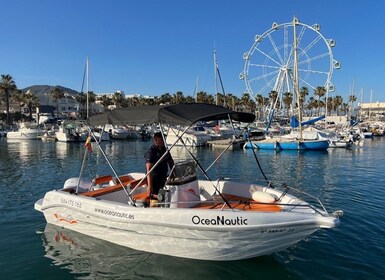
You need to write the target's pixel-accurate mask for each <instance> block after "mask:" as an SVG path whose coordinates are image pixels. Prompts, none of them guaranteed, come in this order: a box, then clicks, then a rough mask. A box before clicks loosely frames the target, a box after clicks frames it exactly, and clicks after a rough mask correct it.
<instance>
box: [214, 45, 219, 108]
mask: <svg viewBox="0 0 385 280" xmlns="http://www.w3.org/2000/svg"><path fill="white" fill-rule="evenodd" d="M214 83H215V105H218V88H217V55H216V51H215V48H214Z"/></svg>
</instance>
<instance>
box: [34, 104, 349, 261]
mask: <svg viewBox="0 0 385 280" xmlns="http://www.w3.org/2000/svg"><path fill="white" fill-rule="evenodd" d="M254 118H255V116H254V115H253V114H250V113H244V112H235V111H232V110H229V109H226V108H224V107H221V106H216V105H212V104H203V103H191V104H174V105H165V106H142V107H132V108H119V109H115V110H113V111H110V112H108V113H105V114H102V115H97V116H94V117H91V118H90V120H89V122H90V125H104V124H106V123H111V124H113V125H115V124H119V125H122V124H127V125H138V124H149V123H159V124H160V128H162V127H164V126H165V125H166V124H167V125H180V126H185V127H186V128H185V131H188V129H189V127H191V126H192V125H194V124H195V123H196V122H198V121H216V120H222V119H226V120H229V121H230V122H239V123H246V124H249V123H251V122H253V121H254ZM244 129H247V125H246V126H245V128H244ZM181 137H183V132H182V133H181V134H180V135H179V138H178V139H176V140H175V142H174V144H175V143H176V142H178V141H179V140H180V139H181ZM182 142H183V141H182ZM94 145H97V146H98V147H99V148H100V149H101V146H100V144H99V143H98V142H96V143H94ZM230 145H231V143H230ZM173 147H174V145H170V146H169V147H168V151H170V150H171V149H172V148H173ZM186 150H188V149H187V147H186ZM224 152H225V151H224ZM103 154H104V153H103ZM222 154H223V153H221V155H222ZM187 155H190V157H189V158H186V159H185V160H183V161H178V162H176V163H175V166H174V168H173V169H172V172H171V173H170V176H169V177H168V180H167V182H166V184H165V187H164V189H163V190H161V192H160V193H159V195H158V200H157V201H155V202H154V201H152V200H150V197H149V193H147V176H148V174H149V173H151V171H152V170H150V171H149V173H147V174H145V173H140V172H135V171H133V172H130V173H127V174H122V175H117V174H116V172H115V170H114V169H113V168H112V165H111V164H110V166H111V168H112V172H111V174H110V175H104V176H98V177H95V178H93V179H92V180H88V179H86V178H81V177H74V178H69V179H68V180H67V181H66V182H64V184H63V185H62V186H58V188H57V189H56V190H51V191H48V192H47V193H46V194H45V195H44V197H43V198H41V199H39V200H38V201H37V202H36V203H35V209H36V210H38V211H41V212H42V213H43V214H44V217H45V219H46V221H47V223H49V224H53V225H56V226H60V227H63V228H67V229H70V230H73V231H76V232H80V233H82V234H86V235H89V236H92V237H96V238H99V239H102V240H106V241H109V242H112V243H115V244H118V245H121V246H126V247H129V248H133V249H136V250H140V251H145V252H151V253H156V254H164V255H170V256H175V257H183V258H189V259H201V260H217V261H230V260H240V259H247V258H252V257H257V256H261V255H267V254H272V253H274V252H278V251H281V250H285V249H286V248H288V247H290V246H291V245H293V244H295V243H297V242H299V241H300V240H303V239H304V238H306V237H308V236H309V235H311V234H312V233H314V232H316V231H317V230H319V229H325V228H333V227H335V226H337V225H338V224H339V223H340V219H339V216H340V215H341V214H342V212H341V211H335V212H333V213H329V212H328V211H327V210H326V209H325V207H324V206H323V204H322V203H321V202H320V200H318V199H317V198H315V197H313V196H311V195H307V194H306V193H304V192H302V191H299V190H296V189H295V188H293V187H290V186H287V185H283V186H282V187H281V189H280V188H278V187H273V186H272V184H271V182H267V183H266V184H264V185H262V184H255V183H248V182H236V181H231V180H228V179H224V178H210V177H209V175H208V173H207V170H205V169H203V168H202V165H201V164H200V163H199V161H198V159H196V158H195V156H194V155H193V154H191V153H187ZM221 155H219V157H220V156H221ZM106 160H107V162H110V161H109V159H108V158H107V157H106ZM160 160H162V158H161V159H160ZM215 162H216V160H215V161H214V162H213V164H214V163H215ZM229 175H231V174H229ZM229 177H232V176H229ZM303 197H307V199H306V200H304V199H303Z"/></svg>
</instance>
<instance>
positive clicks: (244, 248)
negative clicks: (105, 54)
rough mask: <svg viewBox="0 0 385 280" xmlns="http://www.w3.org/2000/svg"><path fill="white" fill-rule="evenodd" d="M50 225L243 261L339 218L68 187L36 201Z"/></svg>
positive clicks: (156, 249) (183, 253)
mask: <svg viewBox="0 0 385 280" xmlns="http://www.w3.org/2000/svg"><path fill="white" fill-rule="evenodd" d="M35 209H37V210H39V211H41V212H43V213H44V216H45V219H46V220H47V223H49V224H54V225H57V226H60V227H64V228H68V229H71V230H74V231H77V232H80V233H83V234H86V235H90V236H93V237H96V238H100V239H103V240H106V241H109V242H112V243H115V244H118V245H121V246H126V247H130V248H133V249H136V250H140V251H146V252H151V253H157V254H165V255H172V256H176V257H183V258H190V259H202V260H218V261H223V260H239V259H246V258H252V257H257V256H261V255H268V254H272V253H274V252H277V251H281V250H284V249H286V248H288V247H289V246H291V245H293V244H295V243H297V242H298V241H300V240H302V239H304V238H305V237H307V236H309V235H310V234H312V233H314V232H315V231H317V230H318V229H320V228H322V227H334V226H336V225H337V224H338V219H337V218H334V217H330V216H327V217H325V216H321V215H314V214H311V213H309V214H304V213H301V214H299V213H291V212H282V213H269V212H258V213H256V212H245V211H232V210H224V211H221V210H212V209H210V210H204V209H193V208H163V207H148V208H144V207H133V206H130V205H128V204H127V203H117V202H111V201H107V200H100V199H95V198H92V197H85V196H81V195H73V194H70V193H68V192H65V191H50V192H48V193H47V194H46V195H45V197H44V199H41V200H39V201H37V202H36V204H35Z"/></svg>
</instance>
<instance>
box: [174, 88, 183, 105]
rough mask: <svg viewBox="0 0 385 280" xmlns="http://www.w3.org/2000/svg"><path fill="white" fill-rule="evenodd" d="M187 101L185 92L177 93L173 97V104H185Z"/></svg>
mask: <svg viewBox="0 0 385 280" xmlns="http://www.w3.org/2000/svg"><path fill="white" fill-rule="evenodd" d="M184 100H185V97H184V96H183V92H181V91H177V92H176V93H175V94H174V95H173V97H172V103H174V104H178V103H183V102H184Z"/></svg>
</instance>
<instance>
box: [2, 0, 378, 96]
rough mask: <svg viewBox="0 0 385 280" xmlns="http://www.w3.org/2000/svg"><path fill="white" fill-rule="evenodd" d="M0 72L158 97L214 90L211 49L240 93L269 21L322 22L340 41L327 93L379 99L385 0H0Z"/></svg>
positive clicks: (22, 79) (22, 81)
mask: <svg viewBox="0 0 385 280" xmlns="http://www.w3.org/2000/svg"><path fill="white" fill-rule="evenodd" d="M1 9H2V17H1V26H2V28H1V34H2V36H1V39H0V74H10V75H11V76H12V77H13V78H14V80H15V82H16V85H17V86H18V88H24V87H27V86H31V85H62V86H65V87H69V88H72V89H74V90H78V91H80V89H81V87H82V80H83V72H84V67H85V61H86V57H87V56H88V57H89V61H90V68H89V81H90V83H89V89H90V90H92V91H94V92H96V93H102V92H115V91H117V90H123V91H124V92H125V93H126V94H133V93H139V94H143V95H150V96H156V95H161V94H164V93H166V92H168V93H170V94H174V93H175V92H177V91H182V92H183V93H184V94H185V95H191V96H192V95H193V93H194V88H195V84H196V79H197V77H198V79H199V83H198V89H199V90H203V91H206V92H207V93H209V94H213V93H214V89H215V87H214V70H213V68H214V67H213V49H214V47H215V49H216V52H217V61H218V64H219V69H220V72H221V76H222V80H223V84H224V88H225V91H226V92H227V93H232V94H233V95H237V96H241V95H242V93H243V92H244V91H245V89H246V86H245V83H244V82H243V81H242V80H240V79H239V74H240V73H241V72H242V70H243V67H244V60H243V59H242V55H243V53H244V52H246V51H248V50H249V49H250V47H251V45H252V44H253V42H254V36H255V35H256V34H262V33H263V32H265V31H266V30H268V29H270V27H271V25H272V23H273V22H277V23H286V22H290V21H291V20H292V19H293V17H294V16H296V17H297V18H298V19H299V20H300V21H301V22H302V23H305V24H308V25H313V24H315V23H318V24H320V25H321V33H322V35H323V36H324V37H326V38H328V39H329V38H331V39H334V40H335V41H336V46H335V47H334V48H333V56H334V58H335V59H336V60H338V61H339V62H341V64H342V67H341V69H339V70H338V71H334V73H333V76H332V82H333V84H334V86H335V87H336V91H335V92H334V93H332V96H333V95H342V96H343V97H344V99H345V101H346V100H347V98H348V95H349V94H350V93H351V91H352V84H353V80H355V84H354V85H355V86H354V89H355V94H356V95H357V96H358V98H359V99H360V98H361V97H360V92H361V89H363V90H364V94H363V102H369V100H370V92H371V90H373V94H372V101H373V102H375V101H385V96H384V93H385V73H384V71H385V70H384V69H385V54H384V50H385V31H384V27H385V16H384V10H385V2H384V1H377V0H368V1H362V0H322V1H320V0H318V1H312V0H301V1H300V0H276V1H258V0H234V1H230V0H221V1H219V0H215V1H214V0H211V1H210V0H185V1H183V0H179V1H177V0H170V1H166V0H164V1H160V0H137V1H134V0H132V1H130V0H127V1H120V0H109V1H107V0H105V1H102V0H66V1H64V0H63V1H59V0H58V1H53V0H13V1H2V3H1Z"/></svg>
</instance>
